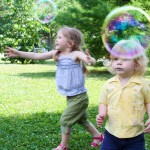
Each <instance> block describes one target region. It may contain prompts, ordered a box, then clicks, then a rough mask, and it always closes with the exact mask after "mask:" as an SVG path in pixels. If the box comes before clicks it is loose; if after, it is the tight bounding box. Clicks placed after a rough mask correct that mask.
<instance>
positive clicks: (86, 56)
mask: <svg viewBox="0 0 150 150" xmlns="http://www.w3.org/2000/svg"><path fill="white" fill-rule="evenodd" d="M76 57H77V59H79V60H81V61H83V62H85V63H86V64H87V65H94V64H95V62H96V60H95V58H94V57H91V55H90V53H89V50H88V49H86V51H85V53H83V52H81V51H76Z"/></svg>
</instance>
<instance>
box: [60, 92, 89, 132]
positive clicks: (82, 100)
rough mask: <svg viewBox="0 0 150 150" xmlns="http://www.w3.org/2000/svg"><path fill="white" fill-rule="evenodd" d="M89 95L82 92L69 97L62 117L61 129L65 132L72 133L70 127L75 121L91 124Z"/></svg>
mask: <svg viewBox="0 0 150 150" xmlns="http://www.w3.org/2000/svg"><path fill="white" fill-rule="evenodd" d="M87 108H88V96H87V94H86V93H82V94H79V95H76V96H70V97H67V108H66V109H65V111H64V112H63V114H62V116H61V118H60V124H61V131H62V133H64V134H68V133H70V128H71V127H72V125H74V124H75V123H78V124H80V125H82V126H84V127H87V126H88V125H89V123H90V122H89V121H88V120H87V118H88V110H87Z"/></svg>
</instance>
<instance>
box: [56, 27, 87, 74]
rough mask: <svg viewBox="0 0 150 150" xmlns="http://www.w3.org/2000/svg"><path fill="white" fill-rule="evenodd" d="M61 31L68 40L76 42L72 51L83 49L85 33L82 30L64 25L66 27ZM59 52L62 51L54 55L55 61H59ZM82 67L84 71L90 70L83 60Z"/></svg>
mask: <svg viewBox="0 0 150 150" xmlns="http://www.w3.org/2000/svg"><path fill="white" fill-rule="evenodd" d="M59 31H61V32H62V34H63V35H64V36H65V37H66V38H67V40H68V42H70V43H71V42H72V41H73V42H74V44H73V46H72V51H82V49H81V47H82V45H83V44H84V39H83V34H82V33H81V31H80V30H78V29H76V28H71V27H67V26H64V27H62V28H60V29H59ZM59 31H58V32H59ZM59 54H60V51H58V52H57V53H56V54H55V55H54V60H55V61H58V57H59ZM82 68H83V72H84V73H87V72H88V70H87V68H86V66H85V64H84V63H83V62H82Z"/></svg>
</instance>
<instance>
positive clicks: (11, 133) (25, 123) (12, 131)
mask: <svg viewBox="0 0 150 150" xmlns="http://www.w3.org/2000/svg"><path fill="white" fill-rule="evenodd" d="M97 111H98V107H97V106H95V107H90V108H89V113H90V121H91V122H92V123H93V124H94V125H95V116H96V115H97ZM60 115H61V113H59V112H58V113H46V112H42V113H35V114H28V115H20V116H19V115H18V116H17V115H15V116H12V117H0V122H1V124H0V149H2V150H27V149H28V150H51V149H52V148H54V147H57V145H58V144H59V143H60V140H61V132H60V124H59V118H60ZM99 131H100V132H103V131H104V127H103V128H101V129H99ZM71 133H72V135H71V139H70V141H69V149H70V150H93V148H91V147H90V143H91V141H92V137H91V135H89V134H88V133H87V132H86V131H85V129H83V128H82V127H80V126H79V125H75V126H74V127H73V128H72V132H71ZM149 139H150V135H146V145H147V150H148V149H150V147H149V146H150V141H149Z"/></svg>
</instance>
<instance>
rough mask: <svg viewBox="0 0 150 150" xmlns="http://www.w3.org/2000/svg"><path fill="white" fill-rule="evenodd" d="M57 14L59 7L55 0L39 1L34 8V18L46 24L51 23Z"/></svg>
mask: <svg viewBox="0 0 150 150" xmlns="http://www.w3.org/2000/svg"><path fill="white" fill-rule="evenodd" d="M56 13H57V6H56V4H55V2H54V1H53V0H38V1H37V2H36V3H35V6H34V17H35V19H36V20H38V21H39V22H41V23H43V24H45V23H49V22H51V21H52V20H53V19H54V18H55V17H56Z"/></svg>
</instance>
